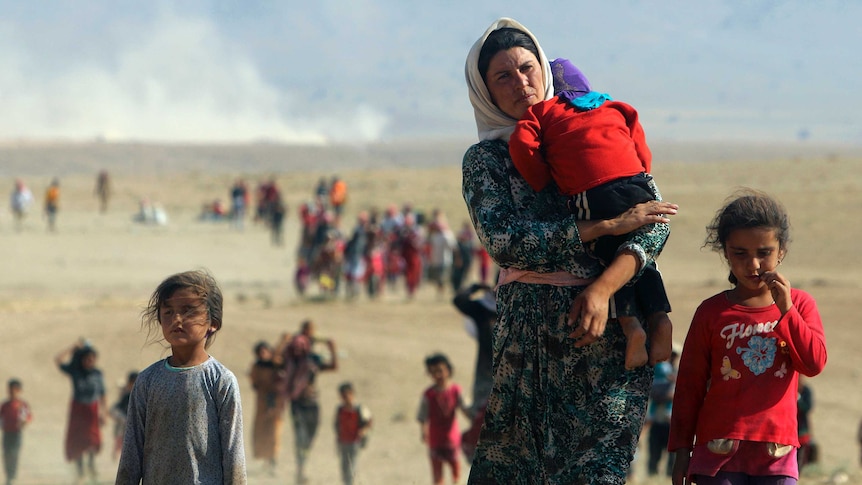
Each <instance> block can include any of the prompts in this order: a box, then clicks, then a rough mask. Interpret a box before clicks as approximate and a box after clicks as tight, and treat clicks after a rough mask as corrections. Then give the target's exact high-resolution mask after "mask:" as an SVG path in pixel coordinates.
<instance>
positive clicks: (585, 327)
mask: <svg viewBox="0 0 862 485" xmlns="http://www.w3.org/2000/svg"><path fill="white" fill-rule="evenodd" d="M609 300H610V294H607V292H605V291H602V289H601V287H600V286H598V285H595V284H592V285H590V286H587V287H586V288H585V289H584V291H582V292H581V293H580V294H579V295H578V296H577V297H575V301H574V303H572V309H571V310H570V311H569V320H568V324H569V326H574V327H575V330H574V331H573V332H572V333H570V334H569V337H570V338H573V339H575V340H577V342H575V347H583V346H585V345H589V344H591V343H593V342H595V341H596V340H597V339H598V338H599V337H601V336H602V334H603V333H605V326H606V325H607V323H608V301H609Z"/></svg>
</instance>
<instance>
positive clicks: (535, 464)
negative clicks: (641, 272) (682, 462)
mask: <svg viewBox="0 0 862 485" xmlns="http://www.w3.org/2000/svg"><path fill="white" fill-rule="evenodd" d="M463 195H464V200H465V201H466V203H467V207H468V209H469V212H470V217H471V219H472V221H473V225H474V226H475V228H476V233H477V235H478V236H479V239H480V240H481V242H482V244H483V245H484V246H485V248H487V250H488V252H489V253H490V255H491V256H492V257H493V258H494V260H495V261H496V262H497V263H498V264H499V265H500V266H502V267H511V268H517V269H528V270H532V271H537V272H553V271H567V272H569V273H572V274H574V275H575V276H577V277H579V278H594V277H597V276H598V275H599V274H600V273H601V271H602V266H601V263H600V262H599V261H598V260H596V259H594V258H592V257H591V256H589V255H588V254H587V252H586V251H585V248H584V245H583V243H581V241H580V236H579V234H578V230H577V226H576V220H575V217H574V216H572V215H571V214H570V213H569V212H568V210H567V209H566V207H565V202H564V199H563V198H562V197H561V196H559V195H558V192H557V190H556V188H555V187H553V186H551V187H550V188H546V189H545V190H543V191H542V192H539V193H536V192H534V191H533V190H532V189H531V188H530V186H529V185H528V184H527V183H526V182H525V181H524V179H523V178H521V176H520V175H519V174H518V172H517V170H516V169H515V168H514V166H513V165H512V161H511V159H510V157H509V151H508V146H507V144H506V143H505V142H503V141H500V140H491V141H483V142H480V143H478V144H476V145H474V146H472V147H471V148H470V149H469V150H468V151H467V153H466V154H465V156H464V161H463ZM668 230H669V228H668V225H666V224H652V225H647V226H644V227H642V228H640V229H638V230H637V231H635V233H634V235H633V237H632V239H631V240H630V242H629V243H628V246H627V248H628V249H631V250H633V251H635V252H636V253H637V254H638V255H639V257H640V258H641V260H642V261H643V262H650V261H652V260H653V259H654V257H655V255H656V254H657V253H658V252H659V251H660V249H661V246H662V244H663V242H664V240H665V239H666V238H667V231H668ZM642 266H643V265H642ZM583 289H584V288H583V287H558V286H551V285H539V284H527V283H521V282H513V283H509V284H506V285H503V286H502V287H500V288H499V289H498V292H497V308H498V311H499V316H498V323H497V325H496V327H495V333H494V345H493V349H494V356H493V359H494V387H493V391H492V393H491V396H490V400H489V403H488V408H487V414H486V416H485V423H484V427H483V429H482V434H481V436H480V439H479V447H478V450H477V452H476V457H475V459H474V461H473V464H472V468H471V471H470V479H469V482H468V483H470V484H471V485H485V484H500V485H503V484H505V485H509V484H560V485H562V484H566V485H571V484H586V483H590V484H599V483H600V484H621V483H624V482H625V477H626V472H627V470H628V468H629V464H630V463H631V461H632V458H633V456H634V451H635V449H636V447H637V442H638V438H639V435H640V430H641V427H642V425H643V421H644V416H645V413H646V406H647V399H648V395H649V389H650V385H651V384H652V374H653V371H652V368H651V367H648V366H645V367H640V368H638V369H634V370H631V371H626V370H625V367H624V360H625V337H624V335H623V333H622V330H621V328H620V326H619V325H616V324H615V323H614V322H613V321H611V322H609V323H608V326H607V328H606V331H605V334H604V337H603V338H601V339H599V340H598V341H597V342H595V343H593V344H592V345H588V346H586V347H584V348H575V346H574V341H573V340H572V339H571V338H569V337H568V335H569V334H570V333H571V332H572V330H573V329H572V327H569V326H567V325H566V318H567V313H568V311H569V309H570V308H571V305H572V301H573V300H574V298H575V296H577V295H578V294H579V293H580V292H581V291H582V290H583Z"/></svg>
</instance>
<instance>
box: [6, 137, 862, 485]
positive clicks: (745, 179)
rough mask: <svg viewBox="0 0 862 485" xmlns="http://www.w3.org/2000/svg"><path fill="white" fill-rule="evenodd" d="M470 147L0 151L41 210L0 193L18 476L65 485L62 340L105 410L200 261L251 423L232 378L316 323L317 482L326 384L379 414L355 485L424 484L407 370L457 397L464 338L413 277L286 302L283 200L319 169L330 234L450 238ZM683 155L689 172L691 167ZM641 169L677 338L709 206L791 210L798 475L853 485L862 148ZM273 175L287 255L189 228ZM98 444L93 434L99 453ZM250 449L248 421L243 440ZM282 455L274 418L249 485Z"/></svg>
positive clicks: (460, 214) (464, 369)
mask: <svg viewBox="0 0 862 485" xmlns="http://www.w3.org/2000/svg"><path fill="white" fill-rule="evenodd" d="M465 147H466V145H461V146H449V145H446V146H440V147H436V148H435V147H426V148H422V149H417V150H413V151H410V152H399V151H398V150H397V148H396V147H384V148H380V149H343V150H342V149H331V150H329V151H327V150H324V149H296V150H291V149H289V148H285V147H272V146H266V145H264V146H251V147H171V146H167V147H151V146H141V145H119V146H111V145H100V144H94V145H65V144H55V145H48V146H42V145H25V144H10V145H7V146H0V157H3V158H2V160H0V187H2V188H4V190H8V191H11V188H12V185H13V179H14V177H17V176H21V177H23V178H24V179H25V181H26V182H27V183H28V185H29V186H30V188H31V189H32V190H33V192H34V195H35V197H36V200H37V203H36V205H35V206H34V207H33V210H32V211H31V213H30V214H29V217H28V218H27V219H26V220H25V223H24V227H23V229H22V230H20V231H16V230H15V229H14V227H13V223H12V218H11V214H10V212H9V207H8V199H7V198H6V196H4V197H3V199H0V254H3V255H4V258H3V263H2V265H0V267H2V277H0V332H2V333H0V381H2V383H3V389H4V394H5V382H6V381H7V380H8V379H9V378H10V377H18V378H20V379H21V380H23V382H24V396H25V398H26V399H27V400H28V401H29V402H30V404H31V406H32V408H33V410H34V413H35V420H34V421H33V423H32V425H31V426H30V427H29V428H28V429H27V430H26V435H25V442H24V449H23V452H22V457H21V464H20V473H19V482H18V483H20V484H57V483H71V480H72V476H73V470H72V466H71V465H70V464H67V463H65V462H64V459H63V446H62V442H63V435H64V430H65V422H66V416H67V409H68V400H69V397H70V385H69V382H68V380H67V378H66V377H65V376H64V375H63V374H61V373H60V372H59V371H58V370H57V369H56V368H55V366H54V364H53V358H54V356H55V355H56V354H57V353H58V352H60V351H61V350H63V349H64V348H66V347H68V346H69V345H70V344H72V343H73V342H74V341H75V340H76V339H78V338H80V337H87V338H89V339H90V340H91V341H92V342H93V343H94V344H95V345H96V346H97V348H98V349H99V351H100V356H99V366H100V367H101V368H102V369H103V371H104V373H105V377H106V382H107V383H108V386H109V390H110V395H109V401H114V400H116V398H117V396H118V392H119V388H118V382H119V381H121V380H122V379H123V377H124V376H125V374H126V373H127V372H128V371H129V370H134V369H142V368H144V367H145V366H147V365H149V364H150V363H152V362H153V361H155V360H156V359H158V358H159V357H160V356H163V355H165V353H164V351H163V349H162V348H161V347H159V346H158V345H145V341H146V334H145V333H144V332H141V329H140V311H141V309H142V307H143V305H144V304H145V303H146V300H147V299H148V297H149V295H150V293H151V291H152V290H153V289H154V288H155V286H156V285H157V284H158V283H159V282H160V281H161V280H162V279H163V278H164V277H166V276H167V275H169V274H172V273H175V272H178V271H183V270H187V269H193V268H198V267H205V268H208V269H209V270H210V271H212V273H213V274H214V275H215V276H216V278H217V279H218V280H219V281H220V282H221V284H222V289H223V290H224V293H225V296H226V299H225V319H224V321H225V325H224V329H223V332H222V333H221V335H219V337H218V339H217V340H216V342H215V344H214V345H213V346H212V348H211V349H210V350H211V353H212V354H213V355H214V356H215V357H217V358H218V359H219V360H221V361H222V362H223V363H225V364H226V365H227V366H228V367H229V368H231V369H232V370H233V371H234V372H235V373H236V375H237V377H238V378H239V381H240V385H241V386H242V388H241V391H242V395H243V404H244V417H245V420H246V422H247V423H251V420H252V416H253V411H254V406H253V404H254V400H253V393H252V390H251V388H250V386H249V381H248V378H247V372H248V370H249V367H250V365H251V363H252V360H253V358H252V352H251V349H252V346H253V344H254V343H255V342H256V341H258V340H260V339H267V340H270V341H275V340H276V339H277V338H278V336H279V335H280V334H281V333H283V332H293V331H296V330H297V328H298V325H299V323H300V321H302V320H303V319H307V318H311V319H314V320H315V321H316V322H317V323H318V325H319V328H320V333H321V334H323V335H324V336H327V337H331V338H334V339H335V340H336V342H337V344H338V349H339V355H340V357H341V368H340V369H339V370H338V371H337V372H335V373H329V374H324V375H322V377H321V379H320V388H321V390H322V396H321V401H322V408H323V416H322V425H321V428H320V431H319V434H318V437H317V440H316V443H315V446H314V449H313V454H312V457H311V463H310V467H311V470H310V474H311V477H312V483H313V484H321V485H323V484H326V485H328V484H335V483H339V479H338V468H337V461H336V453H335V448H334V445H333V443H334V436H333V431H332V426H331V422H332V417H333V410H334V408H335V406H336V404H337V397H336V387H337V385H338V384H339V383H340V382H341V381H344V380H352V381H353V382H354V383H355V385H356V389H357V394H358V397H359V399H360V400H361V401H362V402H364V403H365V404H367V405H368V406H369V407H370V408H371V409H372V411H373V412H374V415H375V429H374V433H373V436H372V437H371V441H370V444H369V446H368V448H366V449H365V450H364V451H363V453H362V454H361V456H360V466H359V468H360V471H359V476H358V480H357V483H359V484H375V485H380V484H393V485H394V484H398V485H403V484H424V483H429V481H430V476H429V474H430V470H429V467H428V462H427V457H426V453H425V450H424V448H423V445H422V443H421V442H420V440H419V429H418V426H417V424H416V423H415V419H414V416H415V412H416V408H417V404H418V398H419V395H420V393H421V391H422V389H424V388H425V387H426V386H427V385H428V382H429V381H428V378H427V376H426V375H425V373H424V369H423V366H422V359H423V357H424V356H425V355H427V354H428V353H430V352H432V351H437V350H440V351H444V352H446V353H447V354H449V356H450V357H451V358H452V360H453V362H454V364H455V367H456V373H455V380H456V381H457V382H459V383H461V384H462V385H463V386H464V387H466V388H469V386H470V384H471V382H472V367H473V359H474V356H475V346H474V345H475V344H474V342H473V341H472V340H471V339H470V338H469V337H468V336H467V334H466V333H465V331H464V327H463V324H462V323H463V319H462V317H461V316H460V315H459V314H458V313H457V312H456V311H455V309H454V308H453V307H452V305H451V304H450V302H449V295H447V296H446V297H444V298H440V297H438V295H436V293H435V291H434V290H433V289H432V288H430V287H429V286H427V285H426V286H424V287H422V288H421V290H420V293H419V295H418V296H417V298H416V299H415V300H414V301H411V302H407V301H406V300H405V296H404V292H403V290H402V289H400V288H399V289H398V290H397V291H394V292H389V293H387V294H386V295H385V296H384V298H383V299H382V300H381V301H379V302H376V303H372V302H370V301H368V300H367V299H366V298H364V297H362V298H359V299H358V300H357V301H354V302H346V301H344V300H343V299H338V300H335V301H326V302H323V301H319V300H318V299H316V298H310V299H301V298H299V297H298V296H297V294H296V292H295V291H294V288H293V284H292V274H293V270H294V267H295V266H294V265H295V243H296V240H297V235H298V225H297V217H296V208H297V207H298V206H299V204H300V203H302V202H304V201H307V200H309V199H310V198H311V195H312V191H313V188H314V185H315V184H316V182H317V180H318V179H319V178H320V177H327V178H329V177H331V176H332V175H335V174H337V175H339V176H340V177H341V178H343V179H344V180H346V181H347V183H348V185H349V191H350V199H349V203H348V208H347V213H346V214H345V218H344V223H343V229H344V230H349V229H351V228H352V227H353V215H355V213H356V212H357V211H358V210H361V209H367V208H369V207H372V206H376V207H385V206H386V205H388V204H390V203H395V204H398V205H400V204H402V203H404V202H410V203H412V204H413V205H414V206H415V207H416V208H418V209H420V210H424V211H427V212H430V210H432V209H433V208H440V209H442V210H443V211H444V212H445V213H446V214H447V216H448V219H449V221H450V223H451V224H452V226H455V227H457V226H460V224H461V223H462V221H464V220H466V218H467V216H466V210H465V208H464V203H463V200H462V199H461V192H460V185H461V178H460V156H461V154H462V153H463V150H464V148H465ZM709 150H712V151H709ZM695 155H696V158H697V161H691V160H690V159H691V158H692V157H694V156H695ZM656 157H657V158H656V161H655V162H654V167H655V172H654V175H655V176H656V179H657V180H658V182H659V185H660V187H661V189H662V192H663V195H664V197H665V198H666V199H667V200H670V201H673V202H676V203H678V204H680V206H681V210H680V213H679V215H678V216H676V217H675V218H674V219H673V222H672V235H671V238H670V241H669V243H668V245H667V247H666V249H665V252H664V254H663V255H662V256H661V258H660V261H659V263H660V267H661V269H662V272H663V274H664V277H665V282H666V284H667V287H668V291H669V294H670V298H671V302H672V304H673V306H674V311H673V313H672V317H673V320H674V324H675V329H674V333H675V338H676V340H678V341H680V342H681V341H682V339H683V338H684V336H685V332H686V329H687V327H688V322H689V320H690V318H691V314H692V312H693V310H694V308H695V307H696V306H697V305H698V303H699V302H700V301H702V300H703V299H704V298H706V297H708V296H711V295H712V294H714V293H716V292H718V291H720V290H722V289H725V288H726V287H727V284H726V268H725V266H724V265H723V262H722V261H721V260H720V259H719V256H718V255H717V254H715V253H712V252H709V251H707V250H705V249H701V246H702V244H703V238H704V234H705V233H704V226H705V225H706V223H707V222H708V221H709V219H710V218H711V216H712V214H713V212H714V211H715V210H716V209H717V208H718V207H719V206H720V204H721V203H722V201H723V200H724V199H725V197H726V196H727V195H728V194H730V193H731V192H732V191H733V189H734V188H736V187H738V186H743V185H745V186H751V187H756V188H759V189H763V190H766V191H768V192H770V193H772V194H773V195H775V196H777V197H779V198H780V199H781V200H782V201H783V202H784V203H785V205H786V206H787V208H788V210H789V213H790V216H791V223H792V224H793V229H794V232H793V242H792V246H791V248H790V253H789V255H788V257H787V258H786V260H785V262H784V264H783V265H782V271H783V272H784V273H785V274H786V275H787V276H788V277H789V279H790V280H791V281H792V282H793V284H794V285H795V286H798V287H800V288H804V289H806V290H807V291H809V292H811V293H812V294H813V295H814V296H815V298H816V299H817V301H818V304H819V307H820V311H821V313H822V316H823V321H824V324H825V326H826V333H827V339H828V340H827V343H828V347H829V363H828V365H827V367H826V370H825V371H824V372H823V374H822V375H820V376H818V377H816V378H814V379H812V380H811V381H810V384H811V386H812V387H813V390H814V395H815V403H816V404H815V410H814V413H813V427H814V434H815V437H816V439H817V441H818V442H819V443H820V446H821V450H822V458H821V463H820V464H819V465H818V466H817V467H816V468H815V469H813V470H810V471H809V472H808V473H807V474H806V476H805V477H803V479H802V481H801V483H820V482H821V481H823V480H825V479H826V478H828V477H829V476H830V475H832V474H833V473H835V472H841V471H843V472H846V473H847V474H849V476H850V479H851V483H854V482H856V483H862V478H860V477H862V475H860V473H859V446H858V445H857V443H856V429H857V425H858V423H859V419H860V417H862V385H860V384H862V375H860V371H859V369H860V367H862V353H860V352H859V350H858V344H859V341H860V340H859V337H858V335H859V333H858V329H857V328H856V327H857V326H858V318H859V311H858V309H856V308H855V307H853V305H852V302H854V301H857V300H858V299H859V295H860V288H862V271H860V266H859V256H858V246H859V241H860V240H862V226H860V225H859V223H858V221H859V217H858V213H859V212H860V210H862V150H857V151H854V150H847V149H842V150H837V149H836V150H802V149H799V150H798V151H796V150H794V149H792V148H786V149H784V150H776V151H772V150H770V149H769V148H760V149H753V148H751V147H749V148H748V149H746V148H738V149H729V148H728V147H721V146H716V147H712V148H711V149H700V150H698V149H694V148H691V147H688V148H686V149H670V148H668V149H665V150H664V151H661V150H656ZM101 169H109V170H110V171H111V174H112V181H113V190H114V196H113V198H112V200H111V204H110V207H109V209H108V211H107V213H105V214H100V213H99V212H98V210H97V201H96V198H95V197H94V196H93V187H94V183H95V177H96V173H97V172H98V171H99V170H101ZM55 175H56V176H59V177H60V180H61V184H62V185H61V188H62V195H61V209H60V214H59V218H58V222H57V231H56V232H54V233H50V232H48V231H46V224H45V221H44V220H43V219H42V217H41V198H42V196H43V193H44V190H45V188H46V187H47V185H48V183H49V182H50V179H51V178H52V177H54V176H55ZM270 176H275V177H276V179H277V181H278V183H279V185H280V187H281V188H282V190H283V191H284V194H285V196H286V199H287V202H288V204H289V207H290V213H289V217H288V219H287V223H286V228H285V234H286V245H285V246H284V247H274V246H272V245H271V244H270V240H269V236H268V233H267V231H266V229H265V228H264V227H263V226H261V225H255V224H253V223H252V222H251V221H248V222H247V224H246V227H245V230H244V231H241V232H240V231H236V230H232V229H231V228H230V227H229V226H228V225H227V224H225V223H204V222H199V221H197V220H196V218H197V215H198V213H199V211H200V207H201V204H203V203H205V202H207V201H211V200H212V199H214V198H217V197H219V198H222V199H223V200H225V201H227V193H228V189H229V187H230V185H231V184H232V183H233V181H234V180H235V179H236V178H237V177H243V178H245V179H246V180H248V181H249V182H250V183H251V184H252V185H255V184H256V183H257V182H258V181H259V180H262V179H264V178H268V177H270ZM6 193H8V192H6ZM142 197H149V198H150V199H151V200H154V201H158V202H160V203H161V204H162V205H163V206H164V207H165V209H166V211H167V213H168V215H169V217H170V222H169V224H168V225H166V226H164V227H152V226H143V225H139V224H136V223H133V222H132V220H131V216H132V214H133V213H134V212H135V211H136V210H137V204H138V201H139V200H140V199H141V198H142ZM314 293H315V290H313V291H312V294H314ZM109 436H110V426H106V427H105V429H104V438H105V439H106V443H110V441H109ZM250 439H251V437H250V426H247V429H246V443H247V444H248V443H250ZM249 450H250V448H249ZM292 453H293V447H292V434H291V428H290V425H289V423H286V425H285V430H284V436H283V446H282V451H281V459H280V463H279V467H278V474H279V477H278V479H270V478H267V477H265V476H264V475H262V474H261V473H260V470H261V464H260V463H258V462H255V461H253V460H252V459H251V457H250V456H249V475H250V483H252V484H257V483H260V484H267V483H291V482H292V478H293V473H294V467H293V458H292V457H293V455H292ZM249 454H250V453H249ZM635 466H636V477H637V478H639V479H640V480H641V481H644V480H646V479H645V478H644V477H643V469H642V468H643V461H642V460H641V461H640V462H638V463H636V465H635ZM98 467H99V471H100V478H101V482H103V483H113V476H114V473H115V470H116V462H115V461H114V460H112V457H111V450H110V446H109V445H108V446H106V447H105V449H104V450H103V451H102V453H101V454H100V455H99V458H98ZM465 472H466V467H465ZM465 476H466V475H465ZM656 483H659V482H656Z"/></svg>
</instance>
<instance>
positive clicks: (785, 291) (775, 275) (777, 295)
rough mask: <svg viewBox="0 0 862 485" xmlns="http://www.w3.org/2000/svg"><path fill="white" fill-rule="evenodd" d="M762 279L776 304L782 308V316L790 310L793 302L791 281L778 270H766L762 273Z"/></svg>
mask: <svg viewBox="0 0 862 485" xmlns="http://www.w3.org/2000/svg"><path fill="white" fill-rule="evenodd" d="M760 281H763V282H764V283H766V287H767V288H769V292H770V293H772V300H773V301H775V306H777V307H778V309H779V310H781V316H784V314H785V313H787V312H788V311H790V307H791V306H793V302H792V301H791V300H790V281H788V280H787V278H785V277H784V276H783V275H782V274H781V273H779V272H778V271H766V272H764V273H763V274H761V275H760Z"/></svg>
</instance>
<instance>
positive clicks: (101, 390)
mask: <svg viewBox="0 0 862 485" xmlns="http://www.w3.org/2000/svg"><path fill="white" fill-rule="evenodd" d="M97 357H98V354H97V353H96V349H94V348H93V347H92V346H91V345H90V343H89V342H88V341H87V340H86V339H81V340H80V341H78V342H77V343H76V344H75V345H73V346H72V347H69V348H68V349H66V350H64V351H62V352H60V353H59V354H57V356H56V357H54V362H55V363H56V364H57V365H58V366H59V367H60V371H62V372H63V373H65V374H67V375H68V376H69V378H70V379H71V380H72V402H71V403H70V405H69V423H68V427H67V429H66V446H65V450H66V460H68V461H74V462H75V466H76V469H77V475H78V480H79V481H81V480H83V479H84V456H85V455H86V456H87V468H88V471H89V472H90V478H91V479H92V480H93V481H95V480H96V453H98V452H99V450H101V448H102V431H101V426H102V425H103V424H105V416H106V415H107V412H108V402H107V400H106V397H105V380H104V378H103V377H102V371H101V370H99V369H97V368H96V358H97Z"/></svg>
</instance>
